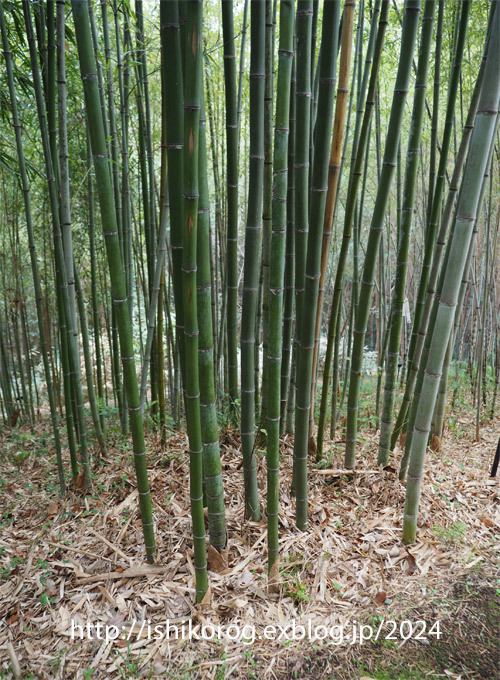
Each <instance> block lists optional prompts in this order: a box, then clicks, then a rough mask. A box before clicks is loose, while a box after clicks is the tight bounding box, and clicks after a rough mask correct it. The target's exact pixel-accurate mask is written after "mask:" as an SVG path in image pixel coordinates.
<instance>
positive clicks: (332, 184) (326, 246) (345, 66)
mask: <svg viewBox="0 0 500 680" xmlns="http://www.w3.org/2000/svg"><path fill="white" fill-rule="evenodd" d="M355 10H356V0H350V1H349V0H348V1H347V2H346V3H345V4H344V13H343V15H342V40H341V52H340V67H339V83H338V88H337V100H336V104H335V118H334V123H333V136H332V146H331V150H330V160H329V165H328V192H327V195H326V207H325V219H324V222H323V241H322V244H321V268H320V279H319V292H318V308H317V310H316V321H315V328H314V350H313V363H312V375H313V380H312V381H311V409H310V414H309V432H310V434H311V435H312V433H313V426H314V402H315V397H316V384H317V383H316V374H317V368H318V352H319V338H320V330H321V316H322V311H323V296H324V291H325V280H326V271H327V265H328V259H329V255H330V242H331V238H332V228H333V220H334V214H335V213H334V210H335V205H336V203H337V190H338V186H339V181H340V164H341V155H342V140H343V136H344V127H345V121H346V109H347V101H348V95H349V74H350V70H351V54H352V38H353V32H354V13H355ZM321 436H322V433H321ZM319 438H320V432H318V439H319Z"/></svg>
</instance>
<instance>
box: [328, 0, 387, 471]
mask: <svg viewBox="0 0 500 680" xmlns="http://www.w3.org/2000/svg"><path fill="white" fill-rule="evenodd" d="M388 12H389V0H382V3H380V2H379V1H377V2H376V3H375V5H374V8H373V17H372V23H371V27H370V37H369V42H368V47H367V51H366V58H365V68H364V74H363V81H362V84H361V87H360V94H359V97H358V102H357V112H356V124H355V129H354V140H353V147H352V154H351V169H350V176H349V185H348V189H347V200H346V210H345V214H344V229H343V234H342V244H341V247H340V253H339V256H338V262H337V271H336V274H335V283H334V288H333V300H332V305H331V309H330V320H329V322H328V343H327V347H326V354H325V368H324V373H323V387H322V394H321V406H320V417H319V422H318V444H320V446H318V451H317V453H318V457H319V458H321V456H322V453H323V436H324V435H323V433H324V429H325V422H326V409H327V404H328V389H329V385H330V372H331V364H332V356H333V349H334V342H335V337H336V328H335V324H336V320H337V318H340V317H339V307H340V300H341V294H342V288H343V281H344V272H345V267H346V263H347V255H348V252H349V246H350V242H351V236H352V227H353V222H354V213H355V210H356V196H357V192H358V188H359V182H360V180H361V176H362V164H363V160H364V157H365V148H367V147H368V145H367V140H368V138H369V132H370V125H371V118H372V112H373V106H374V101H375V89H376V84H377V78H378V71H379V67H380V59H381V56H382V47H383V44H384V38H385V31H386V28H387V16H388ZM377 19H378V22H377ZM355 252H356V249H355ZM354 299H356V296H355V297H354ZM319 433H321V436H319Z"/></svg>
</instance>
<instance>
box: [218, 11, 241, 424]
mask: <svg viewBox="0 0 500 680" xmlns="http://www.w3.org/2000/svg"><path fill="white" fill-rule="evenodd" d="M221 4H222V34H223V38H224V82H225V102H226V109H225V112H226V163H227V174H226V182H227V226H226V234H227V236H226V277H225V285H226V296H227V299H226V310H227V311H226V314H227V325H226V333H227V350H228V352H227V363H228V383H229V384H228V387H229V398H230V400H231V401H230V403H231V409H232V412H233V415H234V414H235V410H236V402H237V400H238V394H239V390H238V316H237V315H238V179H239V178H238V108H237V98H236V55H235V48H234V27H233V0H222V3H221Z"/></svg>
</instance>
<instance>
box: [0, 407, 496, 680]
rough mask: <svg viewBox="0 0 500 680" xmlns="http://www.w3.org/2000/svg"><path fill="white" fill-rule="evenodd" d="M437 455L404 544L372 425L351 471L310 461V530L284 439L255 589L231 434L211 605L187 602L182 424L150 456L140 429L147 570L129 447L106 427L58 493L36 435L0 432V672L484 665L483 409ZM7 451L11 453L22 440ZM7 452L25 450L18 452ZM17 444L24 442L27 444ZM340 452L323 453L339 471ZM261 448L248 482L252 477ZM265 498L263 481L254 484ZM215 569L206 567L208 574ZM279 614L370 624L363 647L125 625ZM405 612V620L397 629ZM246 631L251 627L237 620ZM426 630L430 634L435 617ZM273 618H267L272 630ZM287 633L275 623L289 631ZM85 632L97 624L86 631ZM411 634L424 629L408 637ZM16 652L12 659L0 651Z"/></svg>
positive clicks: (450, 669)
mask: <svg viewBox="0 0 500 680" xmlns="http://www.w3.org/2000/svg"><path fill="white" fill-rule="evenodd" d="M455 420H456V425H455V426H454V428H453V431H451V430H450V431H448V432H447V433H446V437H445V439H444V442H443V446H442V450H441V451H440V452H439V453H433V452H431V451H429V452H428V456H427V463H426V472H425V480H424V485H423V494H422V502H421V509H420V518H421V521H420V527H419V531H418V541H417V543H416V544H415V545H413V546H411V547H410V548H409V549H407V548H405V547H404V546H403V544H402V542H401V538H400V536H401V517H402V509H403V502H404V485H403V484H401V483H400V482H399V481H398V479H397V475H396V473H395V468H396V467H397V460H398V453H397V452H396V454H395V455H394V458H393V461H392V465H393V466H394V467H393V469H392V470H391V469H388V470H386V471H384V472H382V471H378V470H376V465H375V458H376V441H377V440H376V436H375V433H364V436H365V441H364V443H363V445H362V451H361V453H360V456H359V470H358V472H357V473H356V474H355V475H353V476H350V477H347V476H346V475H344V474H329V475H328V474H327V475H325V474H321V473H319V472H318V471H317V470H315V469H313V470H311V474H310V479H311V489H310V517H311V522H310V527H311V528H310V530H309V532H307V533H302V532H299V531H298V530H297V529H296V528H295V526H294V502H293V499H292V498H291V497H290V494H289V482H290V465H289V461H290V455H291V445H290V441H287V440H285V441H284V442H283V445H282V468H283V469H282V474H281V478H282V488H281V512H280V524H281V526H280V533H281V540H280V543H281V569H280V579H281V587H280V592H279V594H269V593H267V589H266V577H265V570H266V528H265V523H264V522H261V523H248V522H245V521H244V517H243V502H242V484H241V470H240V469H239V467H238V464H239V460H240V452H239V443H238V441H237V439H236V437H235V436H234V435H233V434H232V433H227V434H226V436H225V438H224V441H223V465H224V475H225V477H224V478H225V485H226V505H227V524H228V530H229V550H228V556H227V562H226V564H219V563H217V561H216V560H215V559H213V560H212V569H211V571H210V573H209V577H210V583H211V595H212V597H211V606H210V608H209V609H207V610H205V611H202V612H200V611H196V610H195V609H194V607H193V587H194V576H193V574H194V569H193V563H192V551H191V538H190V535H191V523H190V514H189V509H188V507H189V503H188V465H187V458H186V451H185V449H186V442H185V439H184V437H183V435H173V436H172V437H171V439H170V441H169V443H168V448H167V450H166V451H161V450H160V446H159V444H158V442H157V441H156V440H155V439H153V438H152V439H150V448H151V457H150V461H151V467H150V479H151V486H152V494H153V500H154V509H155V520H156V530H157V538H158V548H159V551H158V566H157V567H156V568H154V569H152V568H150V567H147V566H145V564H144V561H143V549H142V539H141V529H140V521H139V518H138V514H137V491H136V489H135V485H134V475H133V470H132V466H131V464H130V461H129V458H128V451H127V447H126V446H125V445H124V443H123V442H120V439H119V438H118V437H117V438H116V441H114V442H113V441H111V444H112V446H111V448H110V452H109V455H108V458H107V461H106V463H105V464H103V465H100V466H99V467H97V468H96V470H95V480H94V491H93V493H92V494H91V495H88V496H86V497H84V496H83V495H82V494H81V492H79V491H78V490H74V491H72V492H70V493H68V494H67V496H66V497H65V498H64V499H62V500H61V499H59V498H58V496H57V490H56V488H55V486H54V476H53V470H54V463H53V453H52V452H51V451H47V448H46V444H45V443H44V433H43V430H42V428H41V427H40V431H39V432H38V433H36V434H35V435H34V436H33V435H30V433H29V432H25V431H24V432H21V433H19V432H17V433H14V435H12V434H9V433H4V435H3V437H2V438H0V454H1V455H0V512H1V517H0V546H1V548H0V553H1V556H0V570H1V571H0V576H1V579H0V619H1V623H0V678H10V677H14V675H13V672H12V669H13V666H14V667H15V666H16V663H17V664H18V665H19V667H20V669H21V676H19V677H22V678H24V679H25V680H27V679H28V678H36V679H39V678H40V679H42V678H50V679H56V678H94V679H99V680H101V679H105V678H106V679H107V678H110V679H114V678H165V679H167V678H169V679H172V680H174V679H175V680H180V679H181V678H185V679H186V680H188V679H189V680H191V679H192V678H193V679H195V678H203V679H205V678H207V679H208V678H210V679H213V680H223V679H224V678H258V679H260V678H263V679H264V678H265V679H267V678H270V679H271V678H276V679H277V680H282V679H284V678H300V679H302V678H336V679H344V678H346V679H347V678H357V679H359V678H363V677H364V678H367V677H368V678H370V677H371V678H378V679H380V680H386V679H388V678H395V679H400V680H412V679H413V680H417V679H419V678H425V677H448V678H480V677H482V678H494V677H496V676H497V672H498V663H499V660H500V650H499V647H498V634H499V609H500V608H499V597H498V595H499V593H500V580H499V573H498V547H499V545H498V538H499V531H498V530H499V527H500V514H499V488H498V482H497V481H496V480H491V479H490V478H489V467H490V465H491V461H492V458H493V454H494V450H495V447H496V441H497V437H498V433H499V430H500V426H499V422H498V420H497V421H496V422H493V423H490V422H488V423H487V424H485V426H484V427H483V429H482V440H481V441H480V442H473V441H472V437H473V434H472V433H473V429H474V428H473V424H472V422H471V421H470V418H469V417H468V416H464V417H463V418H458V419H457V418H456V419H455ZM20 452H21V453H20ZM22 452H26V455H24V454H23V453H22ZM28 453H29V454H30V455H27V454H28ZM341 454H342V447H341V445H338V446H337V450H336V452H335V453H334V455H333V458H332V461H331V466H332V467H333V468H340V467H341V465H342V463H341ZM263 462H264V461H263V457H260V456H259V468H260V478H261V480H262V482H263V486H264V484H265V469H264V465H263ZM262 490H263V493H264V492H265V489H264V488H263V489H262ZM217 572H221V573H217ZM167 619H168V620H170V621H171V622H172V621H173V622H175V623H177V624H182V623H185V624H186V625H188V624H189V621H190V620H191V622H192V623H191V625H192V626H193V627H194V629H195V631H199V630H200V629H199V628H197V626H201V625H202V624H204V623H207V622H209V621H210V622H211V623H212V624H216V625H220V626H222V627H224V626H228V625H229V624H231V623H233V624H240V625H241V624H248V625H252V626H255V630H256V634H257V635H259V634H262V632H263V629H264V626H265V625H266V624H275V625H280V626H286V625H287V624H289V623H290V622H291V620H292V619H295V620H296V623H297V624H299V623H306V625H307V621H309V620H310V621H311V622H312V623H311V625H312V626H313V627H314V626H315V625H320V624H321V625H328V626H331V625H333V624H347V623H349V625H350V626H351V627H350V628H346V631H351V630H352V625H353V622H354V621H356V622H358V624H357V625H359V623H362V624H366V625H371V626H373V627H374V630H376V629H378V628H379V626H381V628H380V630H381V634H380V636H379V639H378V640H377V641H376V642H374V641H370V642H365V643H364V644H363V645H362V646H360V645H359V644H353V645H351V644H350V641H349V640H345V641H344V643H343V644H342V645H337V646H334V645H332V644H328V643H326V642H321V641H316V642H310V641H309V642H286V641H285V640H284V639H283V638H282V639H281V640H276V641H273V642H270V641H265V640H260V639H258V638H256V639H255V641H254V643H253V644H252V645H248V644H243V643H241V642H235V641H229V640H227V639H223V640H220V641H203V640H193V641H191V642H187V641H181V640H179V641H175V640H170V641H168V640H166V639H164V638H163V639H161V640H160V639H151V638H149V639H148V637H147V626H144V627H143V632H142V634H140V632H139V631H140V622H143V621H150V622H151V630H154V629H153V627H154V625H158V624H162V623H164V622H166V620H167ZM72 620H73V621H75V622H76V623H77V624H81V625H85V624H86V623H87V622H90V623H91V624H92V625H95V624H97V623H98V622H100V623H102V624H108V625H116V626H119V627H120V629H123V631H124V634H125V635H126V637H128V638H129V640H123V639H118V640H116V641H108V642H106V641H105V640H96V639H94V640H85V641H80V640H72V638H71V625H72V624H71V621H72ZM389 620H394V621H395V622H396V623H395V624H394V625H395V626H397V629H396V630H397V631H398V630H399V626H400V625H401V622H402V621H404V620H407V621H410V622H412V624H413V625H414V626H415V629H414V632H415V633H417V632H418V631H419V630H421V628H422V626H423V624H418V625H417V624H416V622H417V621H418V620H423V621H425V622H426V626H427V632H428V631H429V629H430V628H431V626H432V625H433V623H434V622H435V621H437V620H439V621H440V631H441V637H440V639H439V640H438V639H436V637H435V636H432V635H431V636H428V637H427V639H424V640H422V639H420V640H407V641H404V640H402V639H400V636H399V634H398V635H396V638H397V639H396V640H390V639H386V636H387V634H388V633H389V632H390V630H391V628H392V624H388V623H387V621H389ZM134 621H135V622H136V625H135V627H134V628H133V629H132V624H133V622H134ZM405 625H406V626H408V624H403V631H405V630H406V631H407V630H408V628H406V629H405V628H404V626H405ZM247 630H250V629H247ZM435 630H436V629H435ZM280 632H281V631H279V630H278V634H279V633H280ZM287 632H288V633H290V629H288V631H287ZM94 637H95V629H94ZM420 637H423V636H422V635H421V636H420ZM13 659H14V660H13Z"/></svg>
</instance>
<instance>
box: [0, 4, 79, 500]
mask: <svg viewBox="0 0 500 680" xmlns="http://www.w3.org/2000/svg"><path fill="white" fill-rule="evenodd" d="M0 31H1V34H2V46H3V54H4V59H5V68H6V71H7V81H8V87H9V95H10V106H11V112H12V127H13V128H14V133H15V137H16V150H17V157H18V163H19V175H20V178H21V186H22V189H23V200H24V211H25V216H26V229H27V232H28V245H29V253H30V263H31V271H32V274H33V287H34V290H35V304H36V314H37V323H38V334H39V338H40V349H41V353H42V361H43V369H44V375H45V383H46V389H47V395H48V399H49V408H50V417H51V421H52V433H53V436H54V446H55V450H56V460H57V472H58V478H59V491H60V494H61V496H62V495H64V493H65V490H66V486H65V480H64V466H63V460H62V451H61V439H60V436H59V419H58V416H57V406H56V400H55V396H54V388H53V383H52V376H51V371H50V365H49V357H48V351H47V337H46V334H45V324H44V317H43V308H42V290H41V286H40V278H39V272H38V261H37V256H36V247H35V238H34V230H33V217H32V213H31V192H30V186H29V181H28V174H27V172H26V159H25V155H24V144H23V139H22V126H21V123H20V120H19V113H18V110H17V95H16V88H15V84H14V74H13V68H12V56H11V52H10V47H9V41H8V36H7V29H6V26H5V17H4V11H3V7H2V4H1V3H0ZM4 397H5V394H4ZM75 462H76V461H75ZM76 474H78V470H76Z"/></svg>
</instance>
